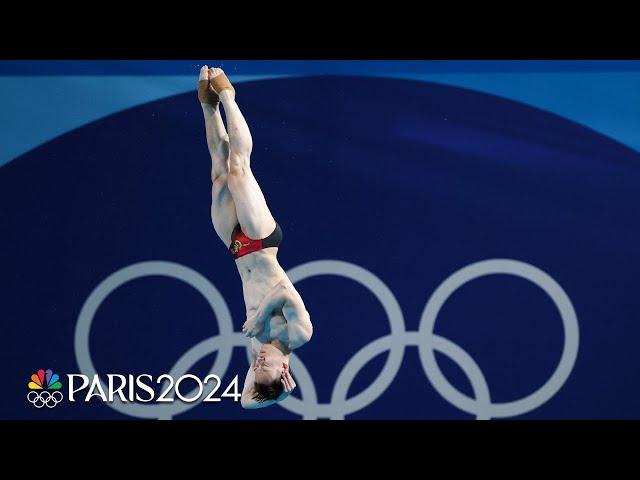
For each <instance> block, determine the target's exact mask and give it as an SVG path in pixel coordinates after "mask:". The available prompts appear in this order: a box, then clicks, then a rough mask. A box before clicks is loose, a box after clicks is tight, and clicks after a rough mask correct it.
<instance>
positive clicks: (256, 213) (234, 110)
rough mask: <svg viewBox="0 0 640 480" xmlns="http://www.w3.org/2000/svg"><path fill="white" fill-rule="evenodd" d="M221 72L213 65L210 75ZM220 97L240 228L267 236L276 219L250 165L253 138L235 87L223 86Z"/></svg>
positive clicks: (250, 234)
mask: <svg viewBox="0 0 640 480" xmlns="http://www.w3.org/2000/svg"><path fill="white" fill-rule="evenodd" d="M220 74H222V70H220V69H217V68H213V69H212V77H215V76H217V75H220ZM219 96H220V101H221V102H222V105H223V106H224V112H225V115H226V117H227V132H228V134H229V173H228V175H227V184H228V186H229V190H230V191H231V195H232V196H233V202H234V204H235V208H236V214H237V216H238V220H239V222H240V226H241V228H242V231H243V232H244V233H245V235H247V236H248V237H249V238H253V239H259V238H264V237H266V236H268V235H269V234H270V233H271V232H273V230H274V229H275V227H276V222H275V220H274V219H273V216H272V215H271V211H270V210H269V207H268V206H267V202H266V200H265V198H264V195H263V193H262V190H261V189H260V186H259V185H258V182H257V181H256V179H255V177H254V176H253V173H252V172H251V168H250V163H249V162H250V157H251V150H252V148H253V140H252V138H251V132H250V131H249V126H248V125H247V122H246V120H245V119H244V116H243V115H242V112H241V111H240V108H239V107H238V104H237V103H236V101H235V91H234V90H230V89H226V90H222V91H220V92H219Z"/></svg>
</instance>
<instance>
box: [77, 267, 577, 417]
mask: <svg viewBox="0 0 640 480" xmlns="http://www.w3.org/2000/svg"><path fill="white" fill-rule="evenodd" d="M496 274H506V275H514V276H517V277H520V278H524V279H526V280H528V281H530V282H532V283H533V284H535V285H537V286H538V287H539V288H541V289H542V290H543V291H544V292H545V293H546V294H547V295H548V296H549V297H550V298H551V299H552V300H553V302H554V304H555V306H556V308H557V310H558V312H559V314H560V318H561V320H562V325H563V329H564V346H563V349H562V354H561V357H560V360H559V362H558V365H557V367H556V369H555V371H554V372H553V374H552V375H551V377H550V378H549V379H548V380H547V382H546V383H545V384H544V385H543V386H542V387H540V388H539V389H538V390H536V391H535V392H533V393H531V394H529V395H528V396H526V397H524V398H521V399H518V400H513V401H510V402H502V403H495V402H492V401H491V394H490V390H489V386H488V384H487V381H486V379H485V377H484V374H483V373H482V371H481V369H480V367H479V366H478V364H477V363H476V362H475V360H474V359H473V358H472V357H471V356H470V355H469V354H468V353H467V352H466V351H465V350H464V349H462V348H461V347H460V346H459V345H457V344H455V343H454V342H452V341H451V340H449V339H447V338H444V337H441V336H439V335H437V334H436V333H435V332H434V328H435V323H436V319H437V316H438V313H439V312H440V309H441V308H442V306H443V305H444V304H445V302H446V301H447V299H448V298H449V297H450V296H451V295H452V294H453V293H454V292H455V291H456V290H457V289H459V288H460V287H462V286H463V285H465V284H466V283H468V282H471V281H473V280H475V279H478V278H480V277H483V276H487V275H496ZM155 275H160V276H166V277H171V278H175V279H177V280H181V281H183V282H185V283H187V284H189V285H191V286H192V287H193V288H195V289H196V290H197V291H198V292H200V293H201V294H202V295H203V296H204V298H205V299H206V300H207V302H208V303H209V306H210V307H211V309H212V311H213V314H214V316H215V317H216V318H217V320H218V326H219V334H218V335H214V336H213V337H210V338H208V339H205V340H203V341H201V342H200V343H198V344H196V345H194V346H193V347H191V348H190V349H189V350H187V351H186V352H185V353H184V354H183V355H182V356H181V357H180V358H179V359H178V360H177V361H176V363H175V364H174V366H173V368H172V369H171V372H170V375H171V376H173V377H180V376H182V375H184V374H185V373H187V372H188V370H189V368H191V367H192V366H193V365H194V364H195V363H197V362H198V361H200V360H201V359H202V358H204V357H205V356H207V355H209V354H211V353H214V352H217V355H216V358H215V361H214V362H213V365H212V366H211V369H210V372H211V373H213V372H216V373H217V374H218V375H219V376H220V377H223V376H224V374H225V373H226V371H227V368H228V367H229V363H230V361H231V354H232V352H233V349H234V348H235V347H241V348H245V350H246V354H247V359H248V361H249V362H250V361H251V358H250V355H251V352H250V346H249V342H247V339H246V337H245V336H244V335H243V334H242V333H241V332H235V331H234V330H233V323H232V321H231V314H230V312H229V308H228V306H227V303H226V302H225V300H224V298H223V297H222V295H221V294H220V292H219V291H218V290H217V289H216V287H215V286H214V285H213V284H212V283H211V282H209V280H207V279H206V278H205V277H203V276H202V275H201V274H199V273H198V272H196V271H195V270H192V269H190V268H187V267H185V266H183V265H180V264H177V263H172V262H165V261H150V262H141V263H136V264H133V265H130V266H128V267H125V268H122V269H121V270H118V271H117V272H115V273H113V274H111V275H110V276H109V277H107V278H106V279H105V280H103V281H102V282H101V283H100V284H99V285H98V286H97V287H96V288H95V289H94V290H93V291H92V292H91V294H90V295H89V297H88V298H87V300H86V301H85V303H84V305H83V306H82V309H81V311H80V314H79V316H78V322H77V324H76V330H75V339H74V348H75V354H76V359H77V362H78V365H79V367H80V370H81V372H82V373H84V374H85V375H89V376H93V375H95V374H96V370H95V367H94V365H93V361H92V360H91V355H90V351H89V334H90V330H91V324H92V321H93V318H94V316H95V313H96V311H97V310H98V308H99V307H100V305H101V304H102V302H103V301H104V300H105V299H106V298H107V297H108V296H109V295H110V294H111V292H113V291H114V290H115V289H117V288H118V287H120V286H121V285H123V284H125V283H127V282H129V281H131V280H134V279H137V278H142V277H147V276H155ZM287 275H288V276H289V278H290V279H291V282H292V283H294V284H295V283H297V282H300V281H303V280H305V279H308V278H311V277H315V276H320V275H335V276H340V277H344V278H348V279H350V280H353V281H355V282H357V283H359V284H361V285H363V286H364V287H365V288H367V289H368V290H369V291H370V292H371V293H372V294H373V295H374V296H375V297H376V298H377V299H378V301H379V302H380V304H381V306H382V308H383V309H384V312H385V314H386V316H387V319H388V320H389V326H390V333H389V334H388V335H386V336H384V337H381V338H378V339H377V340H374V341H372V342H371V343H369V344H368V345H366V346H365V347H363V348H361V349H360V350H359V351H358V352H356V353H355V354H354V355H353V357H351V359H350V360H349V361H348V362H347V363H346V364H345V365H344V367H343V368H342V371H341V372H340V374H339V375H338V378H337V380H336V383H335V385H334V388H333V392H332V394H331V401H330V402H329V403H319V402H318V396H317V392H316V388H315V384H314V382H313V378H312V376H311V374H310V372H309V371H308V369H307V368H306V367H305V365H304V363H303V362H302V361H301V360H300V358H299V357H298V356H297V355H296V354H295V352H294V353H293V354H292V359H291V361H292V362H293V363H294V364H295V368H294V370H295V372H296V381H297V383H298V387H299V389H300V392H301V396H302V400H299V399H297V398H295V397H292V396H290V397H288V398H287V399H286V400H284V401H283V402H281V403H279V404H278V405H279V406H281V407H282V408H285V409H286V410H288V411H290V412H293V413H296V414H298V415H300V416H301V417H302V418H303V419H318V418H330V419H344V418H345V416H346V415H349V414H352V413H354V412H357V411H359V410H362V409H363V408H365V407H367V406H368V405H370V404H371V403H373V402H374V401H375V400H377V399H378V398H379V397H380V395H382V393H384V391H385V390H386V389H387V388H388V387H389V385H390V384H391V382H392V381H393V379H394V378H395V376H396V375H397V373H398V371H399V370H400V367H401V364H402V361H403V359H404V351H405V348H407V347H417V348H418V353H419V356H420V362H421V364H422V367H423V369H424V372H425V375H426V377H427V379H428V380H429V382H430V383H431V385H432V386H433V387H434V388H435V390H436V391H437V392H438V393H439V394H440V396H442V398H444V399H445V400H446V401H448V402H449V403H450V404H452V405H454V406H455V407H457V408H458V409H460V410H462V411H464V412H467V413H469V414H472V415H474V416H475V417H476V418H477V419H479V420H487V419H491V418H506V417H513V416H517V415H522V414H524V413H527V412H530V411H532V410H534V409H536V408H538V407H539V406H540V405H542V404H543V403H545V402H547V401H548V400H549V399H551V398H552V397H553V396H554V395H555V394H556V393H557V392H558V391H559V390H560V389H561V388H562V386H563V385H564V383H565V382H566V381H567V378H568V377H569V375H570V374H571V371H572V370H573V367H574V365H575V361H576V358H577V355H578V345H579V327H578V319H577V316H576V313H575V309H574V308H573V305H572V303H571V300H570V299H569V297H568V296H567V294H566V293H565V291H564V290H563V289H562V287H561V286H560V285H559V284H558V283H557V282H556V281H555V280H554V279H553V278H552V277H551V276H550V275H548V274H547V273H545V272H543V271H542V270H540V269H539V268H537V267H534V266H533V265H530V264H528V263H525V262H521V261H517V260H511V259H490V260H483V261H479V262H477V263H473V264H471V265H468V266H466V267H464V268H462V269H460V270H458V271H457V272H455V273H453V274H452V275H451V276H449V277H448V278H447V279H446V280H444V281H443V282H442V283H441V284H440V285H439V286H438V287H437V288H436V290H435V291H434V292H433V294H432V295H431V297H430V298H429V300H428V301H427V303H426V305H425V307H424V310H423V312H422V317H421V319H420V323H419V327H418V330H417V331H414V332H410V331H407V330H406V328H405V323H404V316H403V314H402V309H401V308H400V305H399V304H398V301H397V300H396V298H395V296H394V295H393V293H392V292H391V290H389V288H388V287H387V286H386V285H385V283H384V282H383V281H382V280H380V279H379V278H378V277H377V276H375V275H374V274H372V273H371V272H369V271H368V270H366V269H364V268H362V267H360V266H358V265H355V264H352V263H348V262H343V261H337V260H319V261H313V262H309V263H305V264H303V265H299V266H297V267H295V268H292V269H291V270H289V271H288V272H287ZM387 351H388V352H389V355H388V356H387V360H386V362H385V364H384V367H383V368H382V371H381V372H380V373H379V374H378V377H377V378H376V379H375V380H374V381H373V383H371V385H369V386H368V387H367V388H365V389H364V390H363V391H362V392H360V393H359V394H357V395H355V396H354V397H351V398H347V392H348V391H349V387H350V386H351V383H352V382H353V380H354V379H355V377H356V376H357V374H358V373H359V372H360V370H361V369H362V368H363V367H364V366H365V365H366V364H367V363H368V362H369V361H371V360H372V359H373V358H375V357H376V356H378V355H380V354H381V353H384V352H387ZM435 352H440V353H441V354H443V355H445V356H447V357H449V358H450V359H451V360H452V361H454V362H455V363H456V364H457V365H458V366H459V367H460V369H461V370H462V371H463V372H464V374H465V375H466V376H467V378H468V380H469V382H470V384H471V387H472V390H473V397H469V396H467V395H465V394H464V393H462V392H460V391H459V390H458V389H457V388H456V387H454V386H453V385H451V383H449V381H448V380H447V378H446V377H445V376H444V374H443V373H442V371H441V370H440V367H439V366H438V364H437V362H436V357H435ZM196 404H197V403H185V402H180V401H178V402H174V403H172V404H163V405H158V404H156V405H140V404H131V403H127V404H125V403H123V402H120V401H118V400H117V399H114V402H113V403H109V404H108V405H109V406H110V407H111V408H113V409H115V410H117V411H119V412H121V413H124V414H126V415H130V416H134V417H140V418H157V419H171V418H173V417H174V416H176V415H179V414H180V413H183V412H185V411H187V410H189V409H190V408H193V407H194V406H195V405H196Z"/></svg>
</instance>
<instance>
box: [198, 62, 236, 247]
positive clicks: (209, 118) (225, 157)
mask: <svg viewBox="0 0 640 480" xmlns="http://www.w3.org/2000/svg"><path fill="white" fill-rule="evenodd" d="M204 81H206V82H207V83H206V84H204V83H203V82H204ZM208 81H209V68H208V67H207V66H206V65H205V66H204V67H202V69H201V70H200V78H199V88H198V97H199V99H200V105H201V106H202V113H203V114H204V124H205V130H206V136H207V146H208V148H209V155H210V156H211V184H212V187H211V222H212V223H213V228H214V230H215V231H216V233H217V234H218V236H219V237H220V240H222V242H223V243H224V244H225V245H226V246H227V247H229V245H230V244H231V233H232V232H233V229H234V228H235V227H236V225H237V224H238V217H237V215H236V207H235V204H234V203H233V197H232V196H231V192H230V190H229V185H228V184H227V178H228V174H229V136H228V135H227V131H226V129H225V127H224V122H223V121H222V117H221V116H220V109H219V101H218V99H217V95H216V94H215V92H212V91H210V90H209V89H210V88H211V87H210V86H209V84H208Z"/></svg>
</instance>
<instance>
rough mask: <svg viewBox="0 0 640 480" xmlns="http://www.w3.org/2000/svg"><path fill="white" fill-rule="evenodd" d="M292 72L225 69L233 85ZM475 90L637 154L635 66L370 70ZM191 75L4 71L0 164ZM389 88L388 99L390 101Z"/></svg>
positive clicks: (166, 92) (173, 90) (176, 86)
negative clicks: (522, 70)
mask: <svg viewBox="0 0 640 480" xmlns="http://www.w3.org/2000/svg"><path fill="white" fill-rule="evenodd" d="M291 76H295V75H235V76H234V75H230V79H231V81H232V82H234V83H242V82H247V81H256V80H265V79H272V78H283V77H291ZM375 76H378V77H380V76H385V77H389V78H398V79H405V80H415V81H426V82H435V83H439V84H444V85H452V86H456V87H461V88H466V89H470V90H475V91H478V92H482V93H488V94H492V95H496V96H499V97H503V98H507V99H509V100H513V101H516V102H520V103H523V104H527V105H530V106H533V107H536V108H539V109H541V110H545V111H548V112H551V113H554V114H556V115H559V116H562V117H564V118H566V119H568V120H571V121H573V122H576V123H578V124H580V125H583V126H585V127H588V128H591V129H593V130H595V131H597V132H599V133H601V134H603V135H606V136H607V137H609V138H611V139H613V140H615V141H617V142H619V143H621V144H623V145H626V146H627V147H629V148H632V149H634V150H636V151H638V152H640V72H634V71H629V72H562V73H560V72H557V73H555V72H544V73H537V72H528V73H431V74H419V73H402V72H397V73H396V72H391V73H389V74H388V75H381V74H376V75H375ZM196 81H197V76H193V75H188V76H187V75H176V76H158V75H149V76H146V75H145V76H143V75H135V76H76V75H70V76H60V75H54V76H2V77H0V106H1V108H0V123H1V124H2V129H0V166H2V165H4V164H6V163H8V162H10V161H11V160H13V159H15V158H17V157H19V156H20V155H22V154H24V153H26V152H28V151H29V150H31V149H33V148H35V147H37V146H39V145H42V144H43V143H45V142H47V141H49V140H52V139H53V138H55V137H58V136H60V135H62V134H64V133H67V132H69V131H71V130H74V129H76V128H79V127H81V126H83V125H86V124H87V123H90V122H93V121H96V120H99V119H101V118H104V117H106V116H108V115H111V114H114V113H117V112H120V111H122V110H125V109H127V108H131V107H134V106H137V105H141V104H144V103H148V102H152V101H155V100H159V99H161V98H165V97H169V96H173V95H178V94H182V93H187V92H189V91H192V92H193V94H194V102H195V101H197V100H196V99H195V98H196V97H195V95H196V91H195V88H196V87H195V84H196ZM392 98H393V92H389V99H388V101H392Z"/></svg>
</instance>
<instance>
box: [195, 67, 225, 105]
mask: <svg viewBox="0 0 640 480" xmlns="http://www.w3.org/2000/svg"><path fill="white" fill-rule="evenodd" d="M209 72H210V70H209V67H208V66H206V65H203V67H202V68H201V69H200V77H199V78H198V100H200V104H201V105H202V106H203V107H205V106H206V105H208V106H211V107H213V109H214V110H215V109H216V108H217V107H218V104H219V103H220V98H219V97H218V94H217V93H216V92H215V90H214V89H213V87H212V86H211V83H209Z"/></svg>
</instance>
